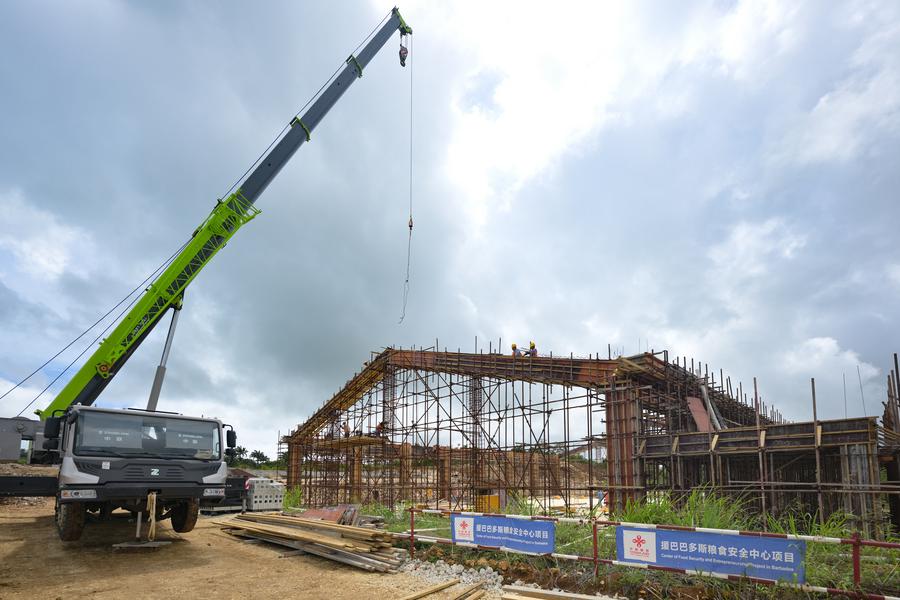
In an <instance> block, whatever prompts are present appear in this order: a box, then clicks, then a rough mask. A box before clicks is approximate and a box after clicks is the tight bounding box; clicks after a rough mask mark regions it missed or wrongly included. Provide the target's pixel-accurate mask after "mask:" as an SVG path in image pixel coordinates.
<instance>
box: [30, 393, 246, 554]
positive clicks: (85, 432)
mask: <svg viewBox="0 0 900 600" xmlns="http://www.w3.org/2000/svg"><path fill="white" fill-rule="evenodd" d="M223 433H224V435H223ZM44 438H45V441H44V444H43V445H44V449H45V450H47V451H49V452H50V453H51V454H55V455H56V460H55V461H54V462H56V463H58V464H59V465H60V467H59V479H58V486H57V488H58V489H57V493H56V525H57V529H58V530H59V537H60V539H62V540H63V541H74V540H77V539H79V538H80V537H81V533H82V531H83V529H84V525H85V521H86V518H87V515H88V514H93V515H95V516H97V517H98V518H101V519H103V518H105V517H107V516H108V515H109V514H110V513H111V512H112V511H113V510H115V509H117V508H121V509H125V510H127V511H129V512H131V513H132V514H138V513H141V514H143V515H147V502H148V500H147V499H148V496H149V494H151V493H153V492H155V493H156V519H157V520H163V519H171V520H172V528H173V529H174V530H175V531H178V532H188V531H191V530H192V529H193V528H194V524H195V523H196V522H197V516H198V514H199V509H200V505H201V504H204V505H207V504H217V503H219V502H221V500H222V499H223V498H224V497H225V479H226V477H227V474H228V467H227V465H226V463H225V459H224V457H225V456H226V455H230V454H231V450H232V449H233V448H234V447H235V445H236V443H237V436H236V435H235V432H234V430H233V429H231V428H230V426H228V425H223V424H222V422H221V421H219V420H218V419H210V418H198V417H186V416H183V415H180V414H177V413H167V412H159V411H155V412H151V411H147V410H140V409H111V408H97V407H93V406H84V405H78V404H76V405H72V406H70V407H69V408H68V409H67V410H66V411H65V412H64V413H63V414H62V415H59V416H53V417H48V418H47V420H46V423H45V427H44ZM223 442H224V443H223ZM223 446H226V447H227V448H223Z"/></svg>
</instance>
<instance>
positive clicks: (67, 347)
mask: <svg viewBox="0 0 900 600" xmlns="http://www.w3.org/2000/svg"><path fill="white" fill-rule="evenodd" d="M390 16H391V12H388V13H387V14H386V15H385V16H384V18H382V19H381V21H380V22H379V23H378V25H376V26H375V28H374V29H372V31H371V32H369V34H368V35H367V36H366V37H365V38H363V40H362V41H361V42H360V43H359V44H357V46H356V48H354V49H353V52H352V55H353V56H355V55H356V53H357V52H358V51H359V49H360V48H361V47H362V46H363V45H364V44H365V43H366V42H368V41H369V39H371V37H372V36H373V35H375V32H377V31H378V30H379V29H380V28H381V26H382V25H383V24H384V22H385V21H386V20H387V19H388V18H389V17H390ZM411 45H412V44H410V46H411ZM411 64H412V63H410V65H411ZM346 66H347V64H346V62H342V63H341V64H340V65H339V66H338V67H337V69H335V70H334V73H332V74H331V76H330V77H329V78H328V80H327V81H325V83H323V84H322V86H321V87H320V88H319V89H318V90H317V91H316V93H315V94H313V95H312V96H311V97H310V98H309V100H307V101H306V104H304V105H303V106H302V107H301V108H300V110H298V111H297V112H296V113H294V116H295V117H298V116H299V115H300V113H302V112H303V111H304V110H306V108H307V107H308V106H309V105H310V104H312V103H313V102H314V101H315V100H316V98H318V97H319V96H320V95H321V93H322V91H323V90H324V89H325V88H326V87H327V86H328V85H329V84H330V83H331V82H332V81H334V78H335V77H337V75H338V73H340V72H341V70H343V69H344V68H345V67H346ZM411 81H412V69H410V82H411ZM411 98H412V91H411V90H410V101H411ZM410 110H411V105H410ZM291 121H293V119H291ZM410 123H412V114H410ZM289 128H290V121H289V122H288V124H287V125H285V126H284V127H283V128H282V129H281V131H280V132H278V135H276V136H275V138H274V139H273V140H272V142H271V143H270V144H269V145H268V146H267V147H266V149H265V150H264V151H263V152H262V153H261V154H260V155H259V157H258V158H257V159H256V160H255V161H253V163H252V164H251V165H250V166H249V167H248V168H247V170H246V171H244V173H243V174H242V175H241V176H240V177H239V178H238V179H237V180H235V182H234V183H233V184H232V185H231V187H230V188H229V189H228V191H227V192H225V194H223V195H222V198H226V197H227V196H228V195H229V194H231V193H232V192H233V191H234V189H235V188H236V187H237V186H238V184H240V183H241V182H242V181H243V180H244V179H245V178H246V177H247V175H248V174H249V173H250V172H251V171H252V170H253V169H254V168H255V167H256V166H257V165H258V164H259V163H260V161H261V160H262V159H263V158H264V157H265V156H266V154H267V153H268V152H269V151H270V150H271V149H272V147H273V146H274V145H275V144H276V143H278V141H279V140H280V139H281V138H282V136H283V135H284V133H285V131H287V130H288V129H289ZM411 148H412V140H411V139H410V178H411V177H412V154H411V152H412V150H411ZM411 219H412V182H411V181H410V223H412V221H411ZM411 229H412V225H411V224H410V230H411ZM410 236H412V231H410ZM189 242H190V240H188V242H185V243H184V244H183V245H182V246H181V247H180V248H179V249H178V250H177V251H176V252H175V253H173V254H172V256H170V257H169V258H168V259H167V260H166V261H165V262H164V263H163V264H162V265H160V267H159V268H157V269H156V270H155V271H154V272H153V273H151V274H150V275H149V276H148V277H147V278H146V279H145V280H144V281H142V282H141V283H140V284H139V285H138V286H137V287H135V288H134V289H133V290H132V291H131V292H130V293H129V294H128V295H127V296H125V297H124V298H122V299H121V300H120V301H119V302H118V303H117V304H116V305H115V306H113V307H112V308H111V309H109V311H107V312H106V314H104V315H103V316H102V317H100V318H99V319H98V320H97V321H95V322H94V323H93V324H92V325H91V326H90V327H88V328H87V329H85V330H84V331H83V332H81V333H80V334H79V335H78V336H77V337H76V338H75V339H73V340H72V341H71V342H69V343H68V344H66V346H64V347H63V348H62V349H61V350H60V351H59V352H57V353H56V354H54V355H53V356H52V357H50V358H49V359H47V361H46V362H44V364H42V365H41V366H40V367H38V368H37V369H35V370H34V371H32V372H31V373H30V374H29V375H28V376H27V377H25V378H24V379H22V380H20V381H19V382H17V383H15V384H14V385H13V386H12V387H11V388H10V389H8V390H7V391H6V392H4V393H3V395H0V400H2V399H3V398H5V397H6V396H8V395H9V394H10V393H12V392H13V391H14V390H16V389H17V388H19V387H21V386H22V384H24V383H25V382H26V381H28V380H29V379H31V378H32V377H33V376H35V375H36V374H37V373H39V372H40V371H41V370H42V369H44V368H45V367H46V366H47V365H49V364H50V363H51V362H52V361H54V360H55V359H56V358H57V357H59V356H60V355H61V354H62V353H63V352H65V351H66V350H68V349H69V348H71V347H72V345H73V344H75V342H77V341H78V340H80V339H81V338H82V337H84V336H85V335H87V333H88V332H90V331H91V330H92V329H94V328H95V327H97V326H98V325H99V324H100V323H102V322H103V320H104V319H106V318H107V317H108V316H109V315H110V314H112V312H113V311H115V310H116V309H117V308H118V307H119V306H121V305H122V304H123V303H124V302H125V301H127V300H128V298H130V297H131V296H132V295H133V294H134V293H135V292H137V291H138V290H139V289H141V287H143V286H145V285H146V284H147V282H148V281H149V280H150V279H151V278H153V277H155V276H156V274H157V273H159V272H160V271H161V270H162V269H163V268H165V267H166V266H167V265H168V264H170V263H171V262H172V261H173V260H174V259H175V257H176V256H178V254H179V253H180V252H181V251H182V250H184V248H185V247H186V246H187V245H188V243H189ZM407 262H408V261H407ZM408 271H409V266H408V265H407V281H408V279H409V273H408ZM136 301H137V298H135V299H134V300H132V302H131V303H130V304H129V305H128V306H127V307H126V308H125V311H127V310H128V309H130V308H131V306H133V305H134V303H135V302H136ZM405 310H406V309H405V300H404V313H405ZM125 311H123V312H121V313H119V315H118V316H117V317H116V318H115V320H113V321H112V323H110V325H108V326H107V327H106V329H104V330H103V331H102V332H101V333H100V336H102V335H103V334H104V333H106V331H108V330H109V328H110V327H111V326H112V325H113V324H114V323H115V322H116V321H118V319H119V318H121V317H122V315H124V314H125ZM401 321H402V318H401ZM100 336H98V337H97V338H95V339H94V340H93V341H92V342H91V344H89V345H88V346H87V348H85V349H84V350H83V351H82V352H81V353H80V354H79V355H78V356H77V357H76V358H75V360H73V361H72V362H70V363H69V364H68V366H66V368H65V369H64V370H63V371H62V372H61V373H59V374H58V375H57V376H56V377H55V378H54V379H53V381H51V382H50V383H49V384H48V385H47V386H46V387H45V388H44V389H43V390H41V392H40V393H39V394H38V395H37V396H35V398H34V399H32V400H31V402H29V403H28V404H27V405H26V406H25V408H23V409H22V410H21V411H19V413H18V415H16V416H19V415H21V414H22V413H23V412H25V411H26V410H27V409H28V407H29V406H31V405H32V404H34V403H35V402H36V401H37V399H38V398H40V397H41V396H42V395H43V394H44V392H46V391H47V390H48V389H49V388H50V386H52V385H53V384H54V383H56V381H57V380H59V378H60V377H62V375H63V373H65V372H66V371H68V370H69V369H70V368H71V367H72V365H73V364H75V362H76V361H77V360H78V359H79V358H81V357H82V356H83V355H84V354H85V352H87V350H88V348H90V347H91V346H93V344H94V343H96V341H97V340H98V339H99V338H100Z"/></svg>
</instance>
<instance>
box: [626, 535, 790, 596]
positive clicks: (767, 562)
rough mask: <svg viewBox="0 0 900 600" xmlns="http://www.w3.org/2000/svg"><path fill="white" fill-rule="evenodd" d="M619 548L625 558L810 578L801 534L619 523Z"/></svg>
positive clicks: (765, 576) (730, 572)
mask: <svg viewBox="0 0 900 600" xmlns="http://www.w3.org/2000/svg"><path fill="white" fill-rule="evenodd" d="M616 551H617V554H618V557H619V560H621V561H625V562H635V563H649V564H654V565H660V566H664V567H674V568H678V569H692V570H695V571H704V572H706V573H723V574H726V575H744V576H749V577H760V578H763V579H775V580H781V581H789V582H795V583H805V582H806V570H805V565H804V563H805V559H806V542H805V541H802V540H788V539H783V538H768V537H753V536H748V535H728V534H723V533H706V532H698V531H668V530H665V529H638V528H633V527H617V528H616Z"/></svg>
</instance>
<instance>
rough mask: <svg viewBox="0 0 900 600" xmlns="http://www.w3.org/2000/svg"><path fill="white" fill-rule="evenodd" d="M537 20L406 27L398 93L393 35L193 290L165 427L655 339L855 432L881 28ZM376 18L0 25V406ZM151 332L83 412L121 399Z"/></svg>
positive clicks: (269, 7) (781, 17)
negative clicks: (482, 348)
mask: <svg viewBox="0 0 900 600" xmlns="http://www.w3.org/2000/svg"><path fill="white" fill-rule="evenodd" d="M548 6H549V5H548V4H547V3H546V2H541V3H538V2H534V3H528V2H510V3H499V2H497V3H482V2H453V3H449V2H446V3H433V2H415V1H413V2H409V3H408V4H404V5H402V6H401V7H400V8H401V10H402V12H403V14H404V16H405V17H406V19H407V21H408V22H409V23H410V25H411V26H412V27H413V28H414V31H415V34H414V45H413V59H412V69H410V68H407V69H402V68H401V67H400V66H399V64H398V61H397V56H396V53H397V48H398V45H399V42H398V40H397V38H394V39H393V40H392V41H391V42H389V43H388V45H387V46H386V48H385V49H384V51H383V52H382V53H381V54H380V55H378V56H377V57H376V58H375V60H374V61H373V62H372V64H370V66H369V68H368V69H367V70H366V73H365V76H364V77H363V78H362V79H361V80H359V81H358V82H357V83H356V84H354V87H353V88H352V89H351V90H350V91H349V92H348V93H347V95H346V96H345V97H344V98H343V99H342V100H341V102H340V103H339V104H338V105H337V106H335V108H334V109H333V110H332V111H331V113H330V114H329V115H328V116H327V117H326V119H325V120H324V122H323V123H322V125H321V126H320V127H319V128H318V130H317V131H316V133H315V135H314V138H313V141H312V143H310V144H309V145H307V146H304V147H303V148H302V149H301V151H300V152H299V153H298V154H297V155H296V156H295V157H294V159H293V161H292V162H291V163H290V164H289V165H288V166H287V167H286V168H285V170H284V171H283V172H282V173H281V175H280V176H279V177H278V178H277V179H276V181H275V182H274V183H273V184H272V185H271V186H270V188H269V189H268V190H267V191H266V192H265V194H264V195H263V196H262V198H261V199H260V200H259V202H258V204H257V206H258V207H259V208H261V209H262V210H263V213H262V215H260V217H259V218H257V219H256V220H254V221H253V222H252V223H251V224H249V225H248V226H247V227H246V228H245V229H243V230H242V231H241V232H240V233H239V234H238V235H237V236H236V237H235V238H234V239H233V240H232V241H231V243H229V245H228V247H227V248H226V249H225V250H223V251H222V253H220V254H219V255H218V256H217V258H216V259H215V260H214V261H213V262H212V264H210V266H208V267H207V269H206V270H205V271H204V272H203V274H202V275H201V276H200V277H199V278H198V279H197V281H196V282H195V283H194V284H193V285H192V286H191V287H190V289H189V290H188V293H187V296H186V300H185V310H184V311H183V313H182V316H181V320H180V323H179V329H178V332H177V334H176V338H175V346H174V348H173V351H172V355H171V358H170V361H169V374H168V378H167V380H166V384H165V387H164V389H163V398H162V400H161V404H160V408H161V409H167V410H177V411H181V412H186V413H202V414H206V415H216V416H219V417H221V418H223V419H224V420H226V421H228V422H230V423H233V424H234V425H235V427H236V428H237V429H238V430H239V434H240V436H241V437H240V439H241V443H242V444H243V445H245V446H249V447H252V448H262V449H263V450H265V451H267V452H269V453H271V452H272V451H273V450H274V447H275V440H276V434H277V432H278V431H279V430H280V431H281V432H282V433H284V432H285V431H287V430H289V429H291V428H292V427H293V426H295V425H296V424H297V423H299V422H301V421H303V420H304V419H305V418H306V416H308V415H309V414H310V412H311V411H312V410H314V409H315V408H316V407H318V406H319V405H320V404H321V403H322V402H323V401H324V400H325V399H326V398H327V397H329V396H330V395H331V394H332V393H333V392H334V391H336V390H337V389H338V388H339V387H340V386H341V385H342V384H343V383H344V381H345V380H346V379H347V378H348V377H350V376H351V375H352V373H353V372H354V371H356V370H358V368H359V367H360V366H361V365H362V362H363V361H364V360H366V359H367V358H368V356H369V352H370V351H372V350H379V349H381V348H382V347H384V346H388V345H404V346H406V345H423V346H431V345H433V344H434V340H435V339H436V338H437V339H438V340H439V343H440V345H441V346H447V347H449V348H453V349H456V348H457V347H460V348H462V349H464V350H466V349H471V348H473V347H474V345H475V338H476V336H477V338H478V339H479V341H480V342H483V343H485V344H486V343H487V340H494V342H492V343H493V344H496V340H498V339H500V338H502V340H503V345H504V346H508V343H509V342H511V341H518V342H520V343H527V342H528V340H530V339H534V340H536V341H537V343H538V347H539V349H540V350H541V351H543V352H546V351H550V350H552V351H553V352H555V353H562V354H569V353H570V352H573V353H574V354H575V355H583V356H586V355H588V354H589V353H594V352H601V353H603V354H605V353H606V351H607V344H611V345H612V347H613V348H614V349H617V350H618V351H620V352H623V353H625V354H631V353H635V352H637V351H639V350H645V349H647V348H651V349H655V350H661V349H663V348H666V349H668V350H669V351H670V352H671V353H672V354H673V355H682V356H683V355H687V356H689V357H695V358H697V359H699V360H702V361H704V362H708V363H709V364H710V366H711V368H714V369H716V370H718V369H719V368H723V369H724V370H725V371H726V372H727V373H729V374H730V375H731V376H732V378H733V379H735V380H738V379H740V380H743V381H744V382H745V384H746V383H748V382H750V381H751V380H752V377H753V376H757V377H758V378H759V381H760V389H761V392H762V394H763V395H764V396H765V397H766V398H767V399H768V400H770V401H774V402H775V403H776V404H777V405H778V406H779V407H780V408H781V409H782V410H783V412H784V413H785V415H786V416H787V417H788V418H791V419H795V420H800V419H808V418H809V417H810V410H811V409H810V400H809V378H810V377H813V376H814V377H816V380H817V387H818V393H819V398H820V414H822V415H823V416H825V417H842V416H843V412H844V402H843V390H842V374H846V379H847V390H848V394H847V395H848V402H849V405H850V413H851V414H862V412H863V407H862V402H861V398H860V385H859V379H858V377H857V367H858V368H859V374H860V377H861V380H862V384H863V388H864V391H865V401H866V407H867V410H868V412H869V414H875V413H876V412H877V414H880V412H881V411H880V410H876V409H880V402H881V401H882V400H883V398H884V393H885V392H884V388H885V377H886V374H887V370H888V369H889V366H890V363H889V361H890V353H891V352H894V351H897V350H900V343H898V334H900V307H898V303H897V298H898V293H900V249H898V245H897V242H896V240H897V231H898V228H900V202H898V194H897V190H898V189H900V163H898V158H897V157H898V156H900V5H898V4H897V3H893V2H831V3H821V2H810V3H801V2H788V3H776V2H772V3H766V2H727V1H720V2H698V3H677V4H674V3H658V2H657V3H634V2H627V3H621V4H620V5H613V4H612V3H597V2H584V3H579V2H571V3H568V2H559V3H556V4H554V5H553V8H552V9H550V8H548ZM390 7H391V5H389V4H384V3H382V2H371V1H370V2H356V3H351V2H340V3H334V2H306V3H296V2H265V3H250V2H181V3H179V2H155V3H146V2H140V3H139V2H134V3H121V2H100V1H86V2H80V3H59V2H42V1H28V2H26V1H24V0H21V1H10V2H3V3H2V4H0V30H2V35H0V81H3V93H2V94H0V111H2V118H3V127H2V141H3V143H2V144H0V323H2V329H0V330H2V344H0V387H2V389H3V390H5V389H7V388H8V387H10V386H11V385H12V382H14V381H17V380H18V379H20V378H21V377H23V376H25V375H27V374H28V373H29V372H31V371H32V370H33V369H34V368H35V367H36V366H38V365H40V364H41V363H43V362H44V360H46V359H47V358H49V357H50V356H52V355H53V354H54V353H55V352H56V351H58V350H59V349H60V348H61V347H62V346H64V345H65V344H66V343H67V342H68V341H70V340H71V339H72V338H73V337H75V336H76V335H78V334H79V333H81V332H82V331H83V330H84V329H85V328H86V327H87V326H88V325H90V324H91V323H93V322H94V320H96V319H97V318H98V317H99V316H101V315H102V314H104V313H105V312H106V311H107V310H108V309H109V308H110V307H112V306H113V305H114V304H115V303H116V302H118V300H119V299H121V298H122V297H123V296H124V295H125V294H127V293H128V291H130V290H131V289H132V288H133V287H134V286H136V285H137V284H138V283H140V281H141V280H142V279H143V278H144V277H145V276H146V275H147V274H148V273H150V272H151V271H153V269H154V268H156V266H157V265H159V264H160V263H161V262H162V261H163V260H164V259H165V258H166V257H167V256H169V255H170V254H171V253H172V252H173V251H174V250H175V249H176V248H178V246H180V244H181V243H182V242H183V241H184V240H185V239H186V237H187V236H188V235H189V234H190V233H191V231H193V229H194V227H196V226H197V225H198V224H199V223H200V222H201V221H202V219H203V218H204V217H205V216H206V214H208V212H209V210H210V209H211V207H212V206H213V204H214V202H215V199H216V198H217V197H218V196H220V195H221V194H223V193H224V192H225V190H227V189H228V186H230V185H231V183H232V182H233V181H234V179H235V178H237V176H238V175H240V174H241V173H242V172H243V171H244V169H245V168H246V167H247V166H248V165H249V163H250V162H252V161H253V160H254V159H255V158H256V156H257V155H258V154H259V153H260V152H261V151H262V149H263V148H265V146H266V145H267V144H268V143H269V141H271V139H272V137H273V136H274V135H275V134H276V133H277V132H278V131H279V130H280V129H281V127H282V126H283V125H284V124H285V123H286V122H287V120H288V119H289V118H290V117H291V116H292V115H293V114H294V112H295V111H296V110H297V109H298V108H299V107H300V106H301V105H302V104H303V103H304V102H305V101H306V100H307V99H308V98H309V96H310V95H312V94H313V93H314V92H315V91H316V90H317V89H318V88H319V86H320V85H321V83H322V82H323V81H325V79H326V78H327V77H328V76H329V75H330V74H331V73H332V71H333V70H334V69H335V67H336V66H338V65H339V64H340V63H341V60H342V59H343V58H344V57H346V56H347V55H348V53H349V52H350V51H351V50H352V49H353V48H354V47H355V46H356V45H357V43H358V42H359V41H360V40H362V38H363V37H365V35H366V34H368V32H369V31H370V30H371V29H372V27H374V26H375V24H376V23H378V21H379V20H380V19H381V18H382V16H383V15H384V14H385V13H386V12H387V11H388V10H389V9H390ZM411 71H412V92H413V108H414V110H413V117H414V118H413V131H412V137H413V145H414V164H415V166H414V186H413V188H414V194H413V205H414V216H415V232H414V237H413V245H412V278H411V291H410V296H409V304H408V307H407V315H406V319H405V321H404V322H403V323H402V324H398V319H399V316H400V311H401V292H402V283H403V277H404V271H405V267H406V235H407V227H406V225H407V218H408V195H407V193H408V192H407V190H408V186H409V175H408V158H409V155H408V152H409V143H410V129H409V116H410V106H409V103H410V85H411V84H410V75H411ZM164 336H165V327H164V326H163V327H159V328H158V329H157V330H156V331H155V332H154V334H153V335H152V336H151V337H150V338H148V340H147V341H146V342H145V344H144V345H143V346H142V347H141V349H140V350H139V351H138V352H137V353H136V354H135V355H134V357H133V358H132V359H131V361H130V362H129V364H128V365H127V366H126V368H125V369H124V370H123V371H122V372H121V373H120V374H119V376H118V377H117V378H116V379H115V380H114V382H113V383H112V384H111V385H110V386H109V387H108V388H107V390H106V391H105V392H104V394H103V396H101V398H100V400H99V404H100V405H104V406H127V405H132V406H141V405H143V404H145V403H146V396H147V394H148V392H149V388H150V383H151V381H152V377H153V372H154V369H155V365H156V364H157V362H158V360H159V353H160V351H161V348H162V342H163V338H164ZM83 348H84V340H82V342H79V344H76V345H75V346H74V347H73V349H72V350H70V351H69V352H67V353H65V354H63V355H61V356H60V357H59V358H58V359H57V360H55V361H53V362H52V363H51V365H50V366H48V368H46V369H45V370H44V371H42V372H41V373H40V374H39V375H37V376H36V377H34V378H33V379H32V380H30V381H29V382H28V383H27V384H26V385H25V386H24V387H23V388H20V389H18V390H16V391H15V392H13V393H12V394H10V395H8V396H7V397H6V398H4V399H3V400H2V401H0V416H12V415H15V414H16V413H18V412H19V411H20V410H21V409H22V408H23V407H24V406H25V405H26V404H27V403H28V402H29V401H30V400H31V399H32V398H33V397H34V396H35V395H36V394H37V392H38V391H40V389H42V388H43V387H44V386H46V385H47V383H49V381H51V380H52V379H53V378H54V377H55V376H56V375H58V374H59V372H60V371H61V370H62V369H63V368H65V365H67V364H68V363H69V362H70V361H71V360H72V359H73V358H75V356H77V354H78V353H79V352H80V351H81V350H82V349H83ZM67 376H68V375H64V376H63V377H62V378H61V379H60V380H59V382H58V384H57V385H56V386H54V387H53V388H51V391H52V390H55V389H58V388H59V387H60V385H61V384H62V383H63V382H64V381H65V380H66V378H67ZM50 400H52V395H50V394H48V395H45V396H44V397H42V398H41V399H40V400H38V403H37V404H36V405H35V406H41V407H42V406H44V405H46V404H47V403H49V401H50ZM30 410H31V409H29V411H27V412H30ZM26 414H27V413H26Z"/></svg>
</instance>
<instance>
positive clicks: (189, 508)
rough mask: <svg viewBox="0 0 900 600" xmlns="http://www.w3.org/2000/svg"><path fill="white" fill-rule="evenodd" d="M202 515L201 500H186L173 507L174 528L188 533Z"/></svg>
mask: <svg viewBox="0 0 900 600" xmlns="http://www.w3.org/2000/svg"><path fill="white" fill-rule="evenodd" d="M199 515H200V502H199V500H197V499H196V498H194V499H191V500H185V501H184V502H182V503H180V504H179V505H178V506H176V507H175V508H173V509H172V529H174V530H175V531H177V532H178V533H187V532H188V531H191V530H192V529H193V528H194V525H196V524H197V517H198V516H199Z"/></svg>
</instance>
